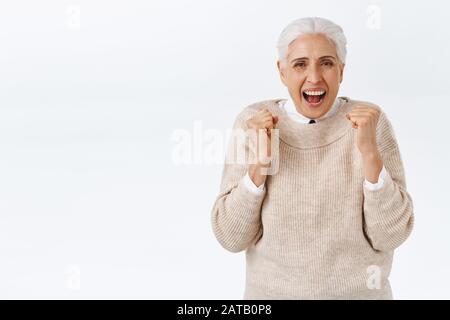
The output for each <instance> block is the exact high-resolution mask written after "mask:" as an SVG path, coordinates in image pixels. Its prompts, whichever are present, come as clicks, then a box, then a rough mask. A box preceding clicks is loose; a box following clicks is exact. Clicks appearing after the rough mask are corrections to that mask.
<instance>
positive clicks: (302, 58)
mask: <svg viewBox="0 0 450 320" xmlns="http://www.w3.org/2000/svg"><path fill="white" fill-rule="evenodd" d="M326 58H331V59H333V60H336V57H334V56H322V57H320V58H319V60H322V59H326ZM300 60H309V58H308V57H301V58H295V59H294V60H292V61H291V63H292V62H296V61H300Z"/></svg>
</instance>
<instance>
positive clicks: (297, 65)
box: [294, 63, 305, 68]
mask: <svg viewBox="0 0 450 320" xmlns="http://www.w3.org/2000/svg"><path fill="white" fill-rule="evenodd" d="M304 66H305V64H304V63H297V64H296V65H295V66H294V67H301V68H303V67H304Z"/></svg>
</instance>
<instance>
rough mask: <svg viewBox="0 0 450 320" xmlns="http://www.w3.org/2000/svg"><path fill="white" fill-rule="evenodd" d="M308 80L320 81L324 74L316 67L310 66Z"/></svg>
mask: <svg viewBox="0 0 450 320" xmlns="http://www.w3.org/2000/svg"><path fill="white" fill-rule="evenodd" d="M306 80H308V81H309V82H312V83H317V82H320V81H321V80H322V74H321V73H320V70H319V69H318V68H316V67H312V68H310V69H309V71H308V75H307V78H306Z"/></svg>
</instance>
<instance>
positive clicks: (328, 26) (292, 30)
mask: <svg viewBox="0 0 450 320" xmlns="http://www.w3.org/2000/svg"><path fill="white" fill-rule="evenodd" d="M311 33H322V34H324V35H325V36H327V38H329V39H330V40H331V41H333V42H334V44H335V46H336V53H337V56H338V59H339V60H340V61H341V62H342V63H345V58H346V56H347V48H346V47H347V39H346V38H345V35H344V31H343V30H342V28H341V27H340V26H338V25H337V24H335V23H334V22H332V21H330V20H327V19H324V18H319V17H308V18H300V19H297V20H294V21H292V22H291V23H290V24H289V25H288V26H287V27H286V28H284V29H283V31H282V32H281V34H280V37H279V38H278V43H277V49H278V59H279V60H281V61H284V59H285V58H286V56H287V52H288V46H289V44H290V43H291V42H292V41H294V40H295V39H297V38H298V37H299V36H301V35H304V34H311Z"/></svg>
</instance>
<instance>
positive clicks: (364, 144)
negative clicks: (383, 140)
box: [346, 104, 380, 157]
mask: <svg viewBox="0 0 450 320" xmlns="http://www.w3.org/2000/svg"><path fill="white" fill-rule="evenodd" d="M346 117H347V119H348V120H349V121H351V122H352V127H353V128H354V129H357V130H358V131H357V138H356V145H357V147H358V149H359V151H360V152H361V154H362V156H363V157H364V156H370V155H374V154H377V153H378V146H377V139H376V129H377V123H378V119H379V117H380V108H379V107H376V106H369V105H364V104H359V105H356V106H355V107H354V108H353V109H352V111H351V112H349V113H347V114H346Z"/></svg>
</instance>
